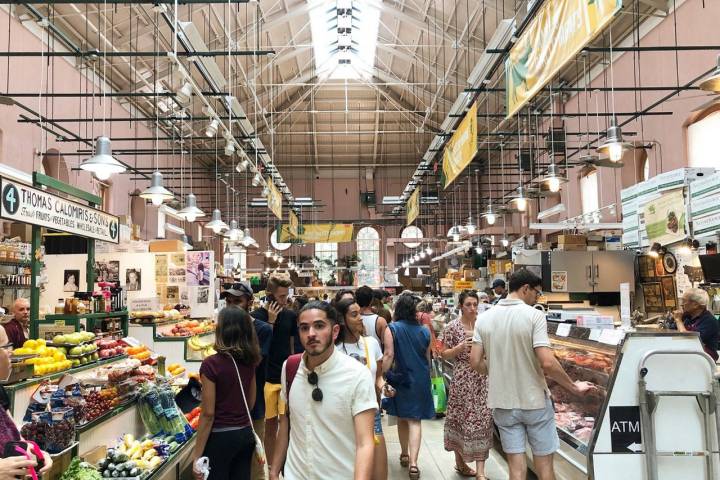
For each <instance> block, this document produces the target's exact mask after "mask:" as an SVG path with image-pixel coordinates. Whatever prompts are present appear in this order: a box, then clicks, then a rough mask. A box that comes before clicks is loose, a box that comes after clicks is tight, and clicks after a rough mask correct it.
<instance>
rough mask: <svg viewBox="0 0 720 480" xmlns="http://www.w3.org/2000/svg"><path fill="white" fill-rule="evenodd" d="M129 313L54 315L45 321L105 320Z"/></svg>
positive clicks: (125, 311) (47, 317)
mask: <svg viewBox="0 0 720 480" xmlns="http://www.w3.org/2000/svg"><path fill="white" fill-rule="evenodd" d="M127 314H128V311H127V310H118V311H116V312H100V313H81V314H67V315H66V314H64V313H54V314H51V315H45V320H75V319H78V320H79V319H81V318H85V319H93V320H98V319H103V318H115V317H123V316H127Z"/></svg>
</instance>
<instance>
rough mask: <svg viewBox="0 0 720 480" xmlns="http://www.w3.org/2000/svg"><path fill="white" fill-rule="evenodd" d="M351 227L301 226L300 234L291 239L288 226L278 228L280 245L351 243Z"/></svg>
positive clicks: (347, 224) (342, 224)
mask: <svg viewBox="0 0 720 480" xmlns="http://www.w3.org/2000/svg"><path fill="white" fill-rule="evenodd" d="M352 236H353V226H352V224H351V223H310V224H303V228H302V232H301V233H300V234H299V235H298V236H297V237H293V236H292V234H291V233H290V225H287V224H282V225H281V226H280V242H282V243H290V242H295V243H297V242H298V241H299V242H302V243H343V242H352Z"/></svg>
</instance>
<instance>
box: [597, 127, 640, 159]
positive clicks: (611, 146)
mask: <svg viewBox="0 0 720 480" xmlns="http://www.w3.org/2000/svg"><path fill="white" fill-rule="evenodd" d="M632 148H633V146H632V144H630V143H627V142H624V141H623V137H622V128H621V127H618V126H617V118H615V117H614V116H613V117H612V118H611V119H610V126H609V127H608V129H607V134H606V136H605V141H603V143H601V144H600V146H599V147H598V148H597V152H598V153H602V154H605V155H607V156H608V157H609V158H610V161H611V162H619V161H620V159H622V156H623V153H625V151H626V150H630V149H632Z"/></svg>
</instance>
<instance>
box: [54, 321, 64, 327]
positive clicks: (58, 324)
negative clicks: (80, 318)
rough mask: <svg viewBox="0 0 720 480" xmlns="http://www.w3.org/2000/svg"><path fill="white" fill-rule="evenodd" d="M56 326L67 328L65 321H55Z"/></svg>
mask: <svg viewBox="0 0 720 480" xmlns="http://www.w3.org/2000/svg"><path fill="white" fill-rule="evenodd" d="M54 325H55V326H56V327H64V326H65V320H55V323H54Z"/></svg>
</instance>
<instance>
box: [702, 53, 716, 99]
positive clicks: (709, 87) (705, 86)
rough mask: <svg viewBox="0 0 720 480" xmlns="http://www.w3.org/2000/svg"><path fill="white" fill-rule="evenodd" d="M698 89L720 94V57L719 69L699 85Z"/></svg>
mask: <svg viewBox="0 0 720 480" xmlns="http://www.w3.org/2000/svg"><path fill="white" fill-rule="evenodd" d="M698 88H700V90H705V91H706V92H713V93H720V55H718V58H717V67H716V68H715V70H713V71H712V73H710V76H708V77H707V78H706V79H704V80H703V81H702V82H700V83H699V84H698Z"/></svg>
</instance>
